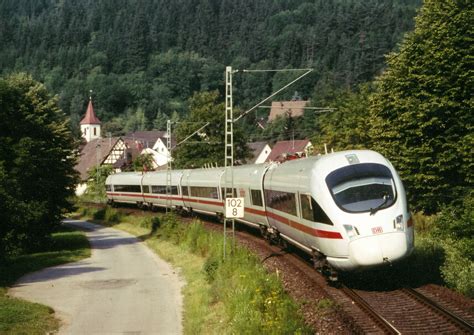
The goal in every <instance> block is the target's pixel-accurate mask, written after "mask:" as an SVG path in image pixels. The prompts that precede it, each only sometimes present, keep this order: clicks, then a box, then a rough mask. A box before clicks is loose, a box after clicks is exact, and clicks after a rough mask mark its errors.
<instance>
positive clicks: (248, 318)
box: [78, 207, 312, 334]
mask: <svg viewBox="0 0 474 335" xmlns="http://www.w3.org/2000/svg"><path fill="white" fill-rule="evenodd" d="M78 215H79V216H80V217H82V218H87V219H92V220H93V221H95V222H98V223H102V224H105V225H113V226H114V228H118V229H122V230H125V231H127V232H129V233H131V234H134V235H136V236H139V237H140V238H141V239H142V240H144V241H145V242H146V243H147V245H148V246H149V247H150V248H151V249H152V250H154V251H155V252H156V253H157V254H158V255H159V256H160V257H161V258H163V259H164V260H166V261H168V262H170V263H171V264H173V265H174V267H175V268H179V269H180V272H181V274H182V275H183V276H184V278H185V280H186V286H185V288H184V289H183V295H184V324H183V325H184V331H185V333H186V334H207V333H239V334H240V333H265V334H290V333H291V334H310V333H312V331H311V330H310V329H309V328H307V327H306V326H305V324H304V321H303V318H302V317H301V316H300V315H299V312H298V306H297V305H296V304H295V303H294V302H293V301H292V300H291V298H290V297H289V296H288V295H287V294H286V293H285V292H284V290H283V286H282V284H281V282H280V280H279V279H278V278H277V277H276V275H273V274H269V273H268V272H267V271H266V270H265V269H264V267H263V266H262V265H261V263H260V261H259V260H258V259H257V257H256V256H254V255H253V254H252V253H251V252H250V251H248V250H247V249H245V248H242V247H239V246H237V247H236V248H235V249H234V252H233V254H232V256H229V257H227V258H226V260H225V261H223V259H222V255H223V251H224V250H223V236H222V234H218V233H216V232H212V231H207V230H206V229H205V228H204V227H203V225H202V224H201V223H200V221H199V220H194V221H192V222H191V223H183V222H181V220H180V219H179V217H177V216H175V215H174V214H167V215H164V214H163V215H159V214H158V215H155V216H153V217H151V216H147V217H139V216H133V215H124V214H121V213H120V212H118V211H117V210H115V209H113V208H109V207H107V208H105V209H99V208H87V207H81V208H79V210H78ZM229 244H230V243H228V248H229V250H227V254H228V255H230V245H229Z"/></svg>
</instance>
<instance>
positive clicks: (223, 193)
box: [221, 187, 237, 199]
mask: <svg viewBox="0 0 474 335" xmlns="http://www.w3.org/2000/svg"><path fill="white" fill-rule="evenodd" d="M227 192H228V193H230V188H229V189H228V190H227ZM232 194H233V195H234V196H233V197H234V198H237V189H235V188H234V191H233V192H232ZM221 196H222V199H225V198H227V197H226V196H225V188H224V187H222V188H221Z"/></svg>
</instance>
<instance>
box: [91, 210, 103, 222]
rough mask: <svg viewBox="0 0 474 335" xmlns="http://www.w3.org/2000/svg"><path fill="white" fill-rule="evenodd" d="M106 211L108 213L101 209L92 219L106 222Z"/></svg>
mask: <svg viewBox="0 0 474 335" xmlns="http://www.w3.org/2000/svg"><path fill="white" fill-rule="evenodd" d="M105 211H106V209H105V208H101V209H99V210H98V211H96V212H94V214H93V215H92V218H93V219H94V220H104V218H105Z"/></svg>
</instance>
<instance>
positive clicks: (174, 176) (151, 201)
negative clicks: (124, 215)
mask: <svg viewBox="0 0 474 335" xmlns="http://www.w3.org/2000/svg"><path fill="white" fill-rule="evenodd" d="M183 173H184V171H182V170H178V171H171V174H170V177H171V180H170V181H171V183H170V184H171V185H170V186H171V188H170V190H169V192H170V194H167V190H166V187H167V178H168V176H167V173H166V171H160V172H148V173H145V174H144V175H143V179H142V181H141V182H142V189H143V198H144V199H145V205H146V206H147V207H149V208H151V209H154V208H155V207H166V206H169V205H171V206H172V207H173V208H183V206H184V203H183V197H182V194H181V187H180V185H181V178H182V177H183Z"/></svg>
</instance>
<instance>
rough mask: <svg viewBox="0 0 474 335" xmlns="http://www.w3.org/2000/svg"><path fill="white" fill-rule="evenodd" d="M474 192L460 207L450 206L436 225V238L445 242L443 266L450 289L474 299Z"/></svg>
mask: <svg viewBox="0 0 474 335" xmlns="http://www.w3.org/2000/svg"><path fill="white" fill-rule="evenodd" d="M473 194H474V192H471V193H470V194H468V195H467V196H466V197H465V198H464V200H463V203H462V205H461V206H459V205H458V206H455V205H452V206H449V207H447V208H446V209H444V210H443V211H442V212H441V213H440V215H439V216H438V217H437V219H436V221H435V226H434V229H433V232H432V235H433V238H435V239H437V240H439V241H441V242H442V246H443V248H444V252H445V257H446V258H445V262H444V263H443V265H442V266H441V273H442V276H443V279H444V280H445V281H446V283H447V284H448V286H450V287H452V288H454V289H456V290H458V291H459V292H461V293H463V294H465V295H467V296H469V297H473V296H474V279H473V278H474V239H473V236H474V197H473Z"/></svg>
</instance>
